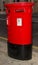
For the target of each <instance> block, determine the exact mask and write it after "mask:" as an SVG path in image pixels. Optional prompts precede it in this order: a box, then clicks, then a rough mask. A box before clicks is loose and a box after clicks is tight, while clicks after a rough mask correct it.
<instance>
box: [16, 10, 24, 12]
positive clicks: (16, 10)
mask: <svg viewBox="0 0 38 65" xmlns="http://www.w3.org/2000/svg"><path fill="white" fill-rule="evenodd" d="M15 12H24V10H15Z"/></svg>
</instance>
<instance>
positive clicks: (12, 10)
mask: <svg viewBox="0 0 38 65" xmlns="http://www.w3.org/2000/svg"><path fill="white" fill-rule="evenodd" d="M5 6H6V8H7V9H6V13H7V26H8V28H7V29H8V46H11V45H15V46H16V47H18V46H23V50H22V51H23V52H25V50H26V52H27V51H28V53H31V51H29V50H30V49H31V46H32V6H33V3H31V2H19V3H17V2H16V3H12V4H6V5H5ZM9 44H10V45H9ZM15 46H13V47H14V48H15V49H18V48H16V47H15ZM24 46H25V47H24ZM29 46H30V47H29ZM13 47H12V46H11V47H10V48H13ZM26 47H27V49H28V50H27V49H24V48H26ZM19 48H20V50H21V47H19ZM11 50H12V49H11ZM13 51H15V50H13ZM15 52H16V53H17V51H15ZM15 52H14V53H15ZM18 52H19V50H18ZM23 52H22V53H23ZM26 52H25V53H26ZM28 53H26V55H27V56H28ZM11 54H12V52H11ZM14 55H15V54H14ZM14 55H13V56H14ZM19 55H20V54H19ZM23 55H25V54H23ZM23 55H22V58H23V59H29V58H31V56H30V57H29V56H28V58H27V56H26V58H25V56H24V57H23ZM30 55H32V54H30ZM16 58H18V59H20V57H16Z"/></svg>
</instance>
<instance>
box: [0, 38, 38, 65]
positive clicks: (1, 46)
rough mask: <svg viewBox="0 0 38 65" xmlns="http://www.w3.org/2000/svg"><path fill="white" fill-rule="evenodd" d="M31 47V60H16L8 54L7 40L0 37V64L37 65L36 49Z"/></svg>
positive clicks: (37, 55) (37, 53)
mask: <svg viewBox="0 0 38 65" xmlns="http://www.w3.org/2000/svg"><path fill="white" fill-rule="evenodd" d="M36 50H37V51H35V49H32V59H31V60H17V59H14V58H11V57H9V56H8V53H7V41H5V40H2V39H0V65H38V49H36Z"/></svg>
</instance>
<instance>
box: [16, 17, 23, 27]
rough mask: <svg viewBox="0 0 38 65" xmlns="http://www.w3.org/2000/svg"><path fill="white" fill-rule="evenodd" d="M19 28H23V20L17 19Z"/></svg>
mask: <svg viewBox="0 0 38 65" xmlns="http://www.w3.org/2000/svg"><path fill="white" fill-rule="evenodd" d="M17 26H22V18H17Z"/></svg>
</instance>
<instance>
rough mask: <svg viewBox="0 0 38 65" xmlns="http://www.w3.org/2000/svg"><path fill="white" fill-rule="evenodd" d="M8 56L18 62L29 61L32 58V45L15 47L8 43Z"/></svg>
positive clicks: (15, 45)
mask: <svg viewBox="0 0 38 65" xmlns="http://www.w3.org/2000/svg"><path fill="white" fill-rule="evenodd" d="M8 55H9V56H10V57H12V58H15V59H19V60H30V59H31V58H32V44H30V45H17V44H11V43H9V42H8Z"/></svg>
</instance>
